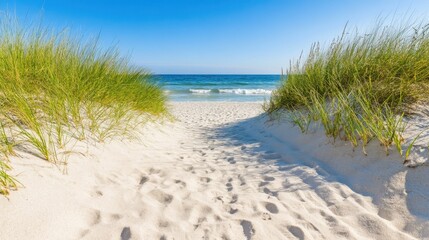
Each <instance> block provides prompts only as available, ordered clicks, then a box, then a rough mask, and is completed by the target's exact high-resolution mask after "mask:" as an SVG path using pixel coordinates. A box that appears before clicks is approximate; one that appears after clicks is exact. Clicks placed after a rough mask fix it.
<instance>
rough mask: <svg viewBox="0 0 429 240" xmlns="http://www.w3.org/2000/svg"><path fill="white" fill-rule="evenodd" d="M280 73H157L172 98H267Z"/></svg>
mask: <svg viewBox="0 0 429 240" xmlns="http://www.w3.org/2000/svg"><path fill="white" fill-rule="evenodd" d="M280 78H281V76H280V75H193V74H192V75H155V81H157V82H158V83H159V84H160V85H161V86H162V87H163V89H164V91H165V92H166V93H167V95H168V97H169V99H170V100H172V101H234V102H236V101H238V102H242V101H248V102H249V101H250V102H254V101H264V100H265V99H267V100H268V99H269V98H270V95H271V93H272V91H273V90H274V89H275V88H276V87H277V86H278V85H279V84H280Z"/></svg>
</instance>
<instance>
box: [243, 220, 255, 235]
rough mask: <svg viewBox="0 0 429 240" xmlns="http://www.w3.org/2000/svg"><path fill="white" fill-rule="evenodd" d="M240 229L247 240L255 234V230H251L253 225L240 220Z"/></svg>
mask: <svg viewBox="0 0 429 240" xmlns="http://www.w3.org/2000/svg"><path fill="white" fill-rule="evenodd" d="M240 224H241V227H242V228H243V233H244V236H246V239H247V240H250V239H252V236H253V235H254V234H255V229H254V228H253V225H252V223H251V222H249V221H247V220H241V221H240Z"/></svg>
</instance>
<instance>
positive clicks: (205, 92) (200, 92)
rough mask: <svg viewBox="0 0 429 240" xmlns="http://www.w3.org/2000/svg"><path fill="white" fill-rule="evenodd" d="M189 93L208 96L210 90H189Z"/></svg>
mask: <svg viewBox="0 0 429 240" xmlns="http://www.w3.org/2000/svg"><path fill="white" fill-rule="evenodd" d="M189 92H191V93H196V94H208V93H210V92H211V90H210V89H189Z"/></svg>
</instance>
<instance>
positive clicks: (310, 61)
mask: <svg viewBox="0 0 429 240" xmlns="http://www.w3.org/2000/svg"><path fill="white" fill-rule="evenodd" d="M398 25H399V26H398ZM428 34H429V24H426V23H412V24H390V25H385V24H383V22H382V21H380V22H378V23H377V24H376V26H375V27H374V28H373V29H372V30H370V31H369V32H367V33H363V34H361V33H359V32H358V31H357V30H355V31H350V32H349V29H347V27H346V28H345V30H344V32H343V34H342V35H341V36H340V37H338V38H336V39H334V40H333V41H332V42H331V43H330V44H329V45H328V47H321V44H319V43H315V44H313V45H312V47H311V48H310V51H309V54H308V56H307V57H306V58H304V59H300V60H298V61H296V62H293V63H291V65H290V67H289V69H288V70H287V72H286V75H284V76H283V78H284V79H283V81H282V85H281V86H280V87H279V88H278V89H277V90H276V91H275V92H274V93H273V95H272V97H271V99H270V100H269V102H267V103H266V104H265V110H266V111H267V112H269V113H273V112H277V111H279V110H287V111H289V112H290V114H289V115H290V117H291V120H292V122H293V123H295V124H296V125H298V126H299V127H300V129H301V130H302V131H303V132H307V131H308V128H309V126H310V124H311V123H320V124H321V125H322V126H323V128H324V130H325V133H326V135H327V136H329V137H332V138H334V139H342V140H346V141H349V142H350V143H351V144H352V146H353V147H357V146H361V147H362V149H363V152H364V153H365V154H366V149H365V147H366V146H367V144H368V142H369V141H371V140H373V139H378V140H379V141H380V143H381V145H382V146H383V147H384V149H385V151H386V154H388V153H389V149H390V148H391V146H392V145H393V146H395V148H396V149H397V151H398V152H399V153H400V154H401V155H402V154H403V150H402V149H403V148H402V145H403V143H404V139H403V137H402V135H403V133H404V130H405V127H406V124H405V121H404V116H406V115H408V114H411V113H412V111H411V109H412V108H411V107H412V106H413V105H415V104H417V103H423V102H426V101H428V98H429V91H428V87H429V35H428ZM413 143H414V141H413V142H412V143H411V145H412V144H413ZM407 149H409V147H408V148H407ZM407 153H409V150H408V151H407Z"/></svg>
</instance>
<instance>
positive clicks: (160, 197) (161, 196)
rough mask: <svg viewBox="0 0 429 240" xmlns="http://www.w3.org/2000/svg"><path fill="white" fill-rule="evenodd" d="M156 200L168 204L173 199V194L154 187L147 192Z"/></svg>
mask: <svg viewBox="0 0 429 240" xmlns="http://www.w3.org/2000/svg"><path fill="white" fill-rule="evenodd" d="M149 194H150V195H152V196H153V197H154V198H155V199H156V200H157V201H158V202H160V203H164V204H165V205H168V204H170V203H171V202H172V201H173V198H174V197H173V195H170V194H167V193H165V192H163V191H161V190H158V189H155V190H152V191H151V192H149Z"/></svg>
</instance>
